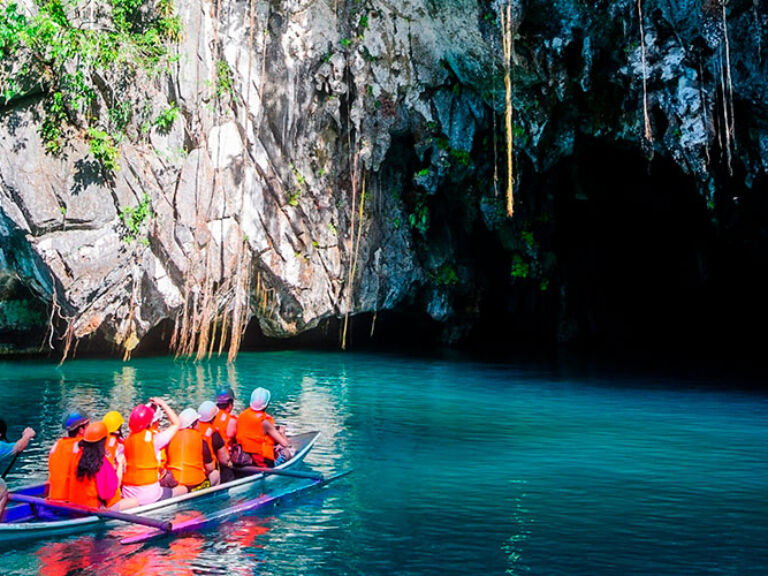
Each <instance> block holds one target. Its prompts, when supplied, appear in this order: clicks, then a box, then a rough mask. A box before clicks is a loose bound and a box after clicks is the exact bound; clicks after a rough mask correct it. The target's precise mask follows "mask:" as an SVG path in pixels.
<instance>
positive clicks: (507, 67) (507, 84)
mask: <svg viewBox="0 0 768 576" xmlns="http://www.w3.org/2000/svg"><path fill="white" fill-rule="evenodd" d="M499 19H500V22H501V40H502V49H503V52H504V90H505V95H506V99H505V103H506V105H505V114H504V122H505V127H506V132H507V216H509V217H510V218H511V217H512V215H513V214H514V212H515V202H514V184H515V179H514V175H513V172H512V168H513V167H512V160H513V149H514V142H513V132H512V37H513V35H514V33H513V30H512V5H511V4H510V3H509V2H507V4H506V13H505V11H504V4H501V6H500V7H499Z"/></svg>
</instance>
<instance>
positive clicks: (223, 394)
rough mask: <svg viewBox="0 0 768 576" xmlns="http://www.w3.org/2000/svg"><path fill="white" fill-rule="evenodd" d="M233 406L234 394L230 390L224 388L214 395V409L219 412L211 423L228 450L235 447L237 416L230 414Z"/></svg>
mask: <svg viewBox="0 0 768 576" xmlns="http://www.w3.org/2000/svg"><path fill="white" fill-rule="evenodd" d="M234 405H235V393H234V392H232V388H224V389H223V390H220V391H219V393H218V394H217V395H216V407H217V408H218V409H219V412H218V414H216V418H215V419H214V421H213V423H214V426H216V430H218V431H219V434H221V437H222V438H223V439H224V442H226V443H227V448H228V449H231V448H232V446H234V445H235V435H236V434H237V416H236V415H235V414H233V413H232V408H233V407H234Z"/></svg>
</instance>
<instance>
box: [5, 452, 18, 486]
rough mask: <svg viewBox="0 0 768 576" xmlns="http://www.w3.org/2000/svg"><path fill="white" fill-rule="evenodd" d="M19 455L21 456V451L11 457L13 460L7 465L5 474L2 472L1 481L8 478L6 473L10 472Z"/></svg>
mask: <svg viewBox="0 0 768 576" xmlns="http://www.w3.org/2000/svg"><path fill="white" fill-rule="evenodd" d="M19 454H21V451H18V452H16V454H14V455H13V460H11V463H10V464H8V468H6V469H5V472H3V475H2V476H0V478H2V479H3V480H5V477H6V476H8V472H10V471H11V468H13V465H14V464H16V458H18V457H19Z"/></svg>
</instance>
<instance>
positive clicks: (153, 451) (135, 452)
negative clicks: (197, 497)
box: [123, 398, 186, 505]
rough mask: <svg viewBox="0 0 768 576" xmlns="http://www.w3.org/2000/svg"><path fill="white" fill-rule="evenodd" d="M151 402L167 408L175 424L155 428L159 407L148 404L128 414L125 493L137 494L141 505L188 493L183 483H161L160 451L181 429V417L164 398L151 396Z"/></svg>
mask: <svg viewBox="0 0 768 576" xmlns="http://www.w3.org/2000/svg"><path fill="white" fill-rule="evenodd" d="M150 403H151V404H152V405H154V406H157V407H159V408H160V409H162V410H163V412H165V415H166V416H167V417H168V420H169V422H170V423H171V425H170V426H169V427H168V428H166V429H165V430H163V431H162V432H157V431H155V430H153V429H152V428H151V425H152V421H153V419H154V416H155V409H154V408H153V407H152V406H150V405H147V404H141V405H139V406H136V408H134V409H133V411H132V412H131V415H130V417H129V418H128V429H129V430H130V434H129V435H128V438H126V440H125V444H124V449H125V474H124V475H123V497H124V498H136V499H137V500H138V501H139V504H141V505H144V504H151V503H152V502H157V501H159V500H165V499H166V498H171V497H173V496H178V495H179V494H185V493H186V488H183V487H181V486H177V487H176V488H168V487H164V486H161V485H160V451H161V450H162V449H163V448H165V447H166V446H167V445H168V443H169V442H170V441H171V438H173V435H174V434H176V432H177V431H178V430H179V417H178V415H177V414H176V412H174V411H173V409H172V408H171V407H170V406H168V404H166V402H165V401H164V400H163V399H162V398H150Z"/></svg>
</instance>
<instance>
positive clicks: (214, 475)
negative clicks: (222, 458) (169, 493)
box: [168, 408, 223, 492]
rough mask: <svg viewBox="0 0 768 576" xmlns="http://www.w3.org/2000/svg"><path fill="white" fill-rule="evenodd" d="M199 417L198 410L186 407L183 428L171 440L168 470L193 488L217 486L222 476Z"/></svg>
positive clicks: (185, 485) (181, 418) (181, 481)
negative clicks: (201, 428) (200, 424)
mask: <svg viewBox="0 0 768 576" xmlns="http://www.w3.org/2000/svg"><path fill="white" fill-rule="evenodd" d="M199 419H200V415H199V414H198V413H197V410H195V409H194V408H186V409H184V410H183V411H182V412H181V414H179V421H180V423H181V424H180V426H181V429H180V430H179V431H178V432H177V433H176V434H174V436H173V438H172V439H171V441H170V443H169V444H168V470H169V472H170V473H171V474H172V475H173V478H174V479H175V480H176V482H178V484H179V486H180V487H183V488H185V489H186V490H187V491H189V492H194V491H196V490H202V489H203V488H208V487H210V486H216V485H217V484H218V483H219V481H220V479H221V477H220V475H219V471H218V470H216V465H215V460H214V457H213V454H212V453H211V450H210V448H209V446H208V443H207V442H206V441H205V439H204V438H203V435H202V434H201V433H200V430H198V427H199ZM222 446H223V442H222Z"/></svg>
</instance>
